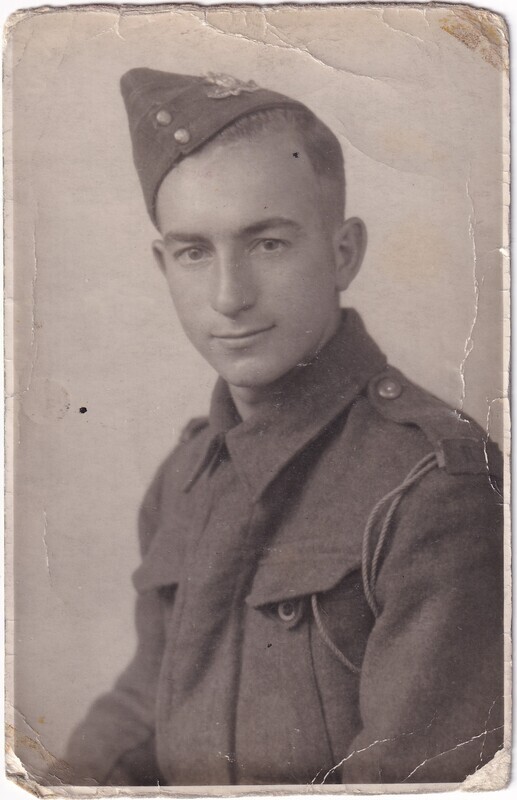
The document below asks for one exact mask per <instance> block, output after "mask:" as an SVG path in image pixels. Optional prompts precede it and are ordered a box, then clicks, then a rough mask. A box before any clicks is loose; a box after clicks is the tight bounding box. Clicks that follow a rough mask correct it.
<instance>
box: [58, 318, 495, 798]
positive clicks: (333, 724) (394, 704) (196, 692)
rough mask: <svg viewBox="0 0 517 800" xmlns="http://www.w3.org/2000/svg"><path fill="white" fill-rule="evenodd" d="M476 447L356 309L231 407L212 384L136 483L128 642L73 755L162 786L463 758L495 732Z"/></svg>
mask: <svg viewBox="0 0 517 800" xmlns="http://www.w3.org/2000/svg"><path fill="white" fill-rule="evenodd" d="M490 450H491V446H490V445H488V444H487V442H486V438H485V436H484V434H483V432H482V431H481V429H480V428H479V427H478V426H477V425H475V424H474V423H472V422H471V421H468V420H466V419H464V418H463V417H460V416H459V415H458V414H457V413H456V412H455V411H452V410H451V409H450V408H448V407H447V406H446V405H444V404H442V403H441V402H440V401H438V400H436V399H435V398H434V397H432V396H431V395H429V394H428V393H426V392H424V391H423V390H421V389H419V388H418V387H416V386H414V385H413V384H411V383H410V382H409V381H408V380H407V379H406V378H405V377H404V376H403V375H402V374H401V373H400V372H398V371H397V370H395V369H393V368H391V367H389V366H387V365H386V361H385V358H384V356H383V355H382V354H381V352H380V351H379V349H378V348H377V346H376V345H375V344H374V342H373V341H372V339H371V338H370V337H369V336H368V334H367V333H366V331H365V329H364V327H363V325H362V322H361V320H360V318H359V316H358V314H357V313H356V312H355V311H353V310H352V309H349V310H346V311H344V312H343V318H342V323H341V327H340V329H339V331H338V333H337V335H336V336H335V337H334V339H332V340H331V341H330V342H329V343H328V344H327V345H326V347H325V348H324V349H323V350H322V351H321V352H320V353H319V355H318V356H317V358H316V359H315V360H314V361H313V362H312V363H311V364H309V365H308V366H306V367H305V368H303V369H301V370H300V371H297V372H295V373H294V374H293V377H292V380H291V381H290V383H288V385H287V386H285V385H284V386H283V391H282V393H281V394H279V395H278V396H275V395H272V396H271V398H270V401H269V402H268V404H267V406H266V407H264V408H262V409H261V410H260V411H259V412H258V413H257V414H256V415H254V416H253V417H251V418H250V419H248V420H247V421H244V422H241V421H240V420H239V419H238V417H237V416H236V412H235V409H234V406H233V403H232V401H231V398H230V396H229V393H228V389H227V386H226V384H224V382H223V381H219V383H218V384H217V386H216V389H215V392H214V395H213V400H212V406H211V411H210V417H209V419H201V420H196V421H194V422H193V423H192V424H191V425H190V426H189V428H188V429H187V431H186V432H185V435H184V437H183V441H182V442H181V443H180V444H179V445H178V447H177V448H176V449H175V450H174V452H173V453H172V455H171V456H170V457H169V458H168V459H167V460H166V462H165V463H164V465H163V466H162V467H161V469H160V470H159V472H158V475H157V477H156V479H155V481H154V483H153V485H152V487H151V489H150V491H149V492H148V495H147V497H146V499H145V502H144V505H143V508H142V513H141V519H140V540H141V547H142V555H143V561H142V564H141V566H140V567H139V568H138V570H137V571H136V573H135V576H134V583H135V586H136V589H137V591H138V604H137V625H138V632H139V643H138V650H137V653H136V656H135V658H134V660H133V662H132V663H131V665H130V666H129V667H128V669H127V670H126V672H125V673H124V674H123V675H122V677H121V678H120V679H119V681H118V683H117V685H116V687H115V689H114V690H113V691H112V692H111V693H110V694H108V695H107V696H105V697H104V698H101V699H100V700H99V701H97V703H96V704H95V705H94V707H93V709H92V711H91V712H90V714H89V717H88V718H87V720H86V721H85V723H84V724H83V725H82V726H81V727H80V728H79V729H78V731H77V732H76V733H75V736H74V738H73V740H72V743H71V747H70V749H69V753H68V756H67V760H68V761H69V763H71V764H72V765H75V766H76V768H77V769H78V770H79V771H80V772H81V773H83V774H85V775H87V776H89V777H91V778H95V779H96V780H97V781H99V782H100V783H105V782H108V783H109V782H110V781H113V782H119V783H128V784H133V783H136V784H146V783H156V781H157V780H160V781H162V782H163V783H168V784H172V785H188V784H200V785H203V784H231V783H237V784H264V783H269V784H275V783H283V784H298V783H312V782H314V783H321V782H341V781H343V782H346V783H348V782H350V783H354V782H359V783H376V782H405V781H410V782H413V781H419V782H450V781H461V780H462V779H463V778H464V777H465V776H466V775H467V774H469V773H471V772H474V771H475V770H476V769H477V768H478V767H479V766H481V765H482V764H484V763H485V762H486V761H488V760H489V759H490V758H491V757H492V756H493V754H494V752H495V751H496V750H497V748H498V747H500V746H501V742H502V716H501V713H502V710H501V709H502V696H503V650H502V648H503V633H502V618H503V610H502V599H503V589H502V573H503V562H502V540H501V511H502V503H501V495H500V489H499V483H498V481H499V477H498V473H499V469H498V467H497V466H496V462H497V459H494V461H492V458H491V455H492V454H491V452H490ZM489 455H490V457H489Z"/></svg>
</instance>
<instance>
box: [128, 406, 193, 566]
mask: <svg viewBox="0 0 517 800" xmlns="http://www.w3.org/2000/svg"><path fill="white" fill-rule="evenodd" d="M207 432H208V417H195V418H193V419H191V420H190V421H189V422H188V423H187V424H186V425H185V427H184V428H183V430H182V431H181V433H180V436H179V439H178V443H177V444H176V446H175V447H174V448H173V449H172V451H171V452H170V453H169V454H168V455H167V457H166V458H165V459H164V460H163V461H162V463H161V464H160V466H159V467H158V469H157V470H156V472H155V474H154V477H153V479H152V481H151V484H150V486H149V487H148V489H147V491H146V493H145V495H144V499H143V501H142V504H141V506H140V512H139V531H140V545H141V548H142V550H144V551H145V550H146V549H147V547H148V546H149V543H150V540H151V539H152V538H153V536H154V534H155V532H156V529H157V528H158V526H159V524H160V520H161V518H162V517H166V518H171V519H173V518H174V517H175V516H177V514H178V513H179V514H181V507H182V500H183V497H182V496H183V494H184V493H183V491H182V490H183V486H184V483H185V480H186V479H187V476H188V475H189V473H190V472H191V471H192V469H193V467H194V465H195V464H196V462H197V461H198V460H199V458H200V457H201V455H202V453H203V452H204V448H205V447H206V440H207Z"/></svg>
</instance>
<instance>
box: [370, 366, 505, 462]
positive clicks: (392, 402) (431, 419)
mask: <svg viewBox="0 0 517 800" xmlns="http://www.w3.org/2000/svg"><path fill="white" fill-rule="evenodd" d="M368 397H369V399H370V402H371V404H372V405H373V406H374V407H375V408H376V409H377V411H378V412H379V413H380V414H381V415H382V416H383V417H385V418H386V419H390V420H392V421H393V422H397V423H399V424H401V425H416V426H417V427H418V428H420V430H421V431H422V433H423V434H424V436H425V437H426V438H427V440H428V441H429V443H430V444H431V446H432V448H433V450H434V452H435V454H436V458H437V462H438V466H439V467H441V468H442V469H445V470H446V471H447V472H448V473H449V474H451V475H459V474H461V473H464V474H465V473H466V474H471V475H480V474H483V473H490V474H491V475H493V476H494V477H496V478H501V477H502V466H503V465H502V457H501V453H500V451H499V448H498V447H497V445H496V444H495V443H494V442H491V441H489V439H488V436H487V434H486V433H485V432H484V431H483V429H482V428H481V427H480V426H479V425H478V424H477V423H476V422H474V421H473V420H471V419H469V418H468V417H467V416H465V415H464V414H460V412H458V411H456V410H454V409H452V408H450V407H449V406H448V405H446V403H443V402H442V401H441V400H438V398H437V397H434V396H433V395H432V394H430V393H429V392H426V391H425V390H424V389H421V388H420V387H419V386H416V385H415V384H414V383H411V381H409V380H408V379H407V378H406V377H405V375H403V374H402V373H401V372H399V370H397V369H395V368H394V367H388V368H387V369H386V370H384V371H383V372H381V373H379V374H378V375H376V376H375V377H374V378H372V379H371V380H370V383H369V385H368Z"/></svg>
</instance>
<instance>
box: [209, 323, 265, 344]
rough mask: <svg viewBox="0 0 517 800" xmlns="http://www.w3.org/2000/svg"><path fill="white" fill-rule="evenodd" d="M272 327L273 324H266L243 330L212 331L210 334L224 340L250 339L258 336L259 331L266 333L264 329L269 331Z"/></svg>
mask: <svg viewBox="0 0 517 800" xmlns="http://www.w3.org/2000/svg"><path fill="white" fill-rule="evenodd" d="M272 328H273V325H268V326H267V327H264V328H253V329H251V330H244V331H228V332H227V333H213V334H212V336H213V338H214V339H223V340H225V341H229V342H231V341H243V340H244V339H252V338H253V337H254V336H258V335H259V334H261V333H266V331H270V330H271V329H272Z"/></svg>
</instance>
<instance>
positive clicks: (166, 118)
mask: <svg viewBox="0 0 517 800" xmlns="http://www.w3.org/2000/svg"><path fill="white" fill-rule="evenodd" d="M156 122H157V123H158V125H170V124H171V122H172V114H171V113H170V112H169V111H167V109H166V108H161V109H160V110H159V111H158V112H157V114H156Z"/></svg>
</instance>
